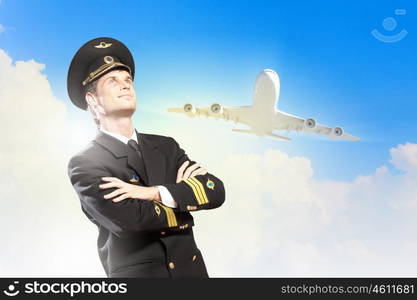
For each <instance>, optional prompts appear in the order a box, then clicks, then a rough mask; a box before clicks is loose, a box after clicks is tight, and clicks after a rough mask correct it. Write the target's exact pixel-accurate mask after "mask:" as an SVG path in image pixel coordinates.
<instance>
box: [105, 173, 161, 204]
mask: <svg viewBox="0 0 417 300" xmlns="http://www.w3.org/2000/svg"><path fill="white" fill-rule="evenodd" d="M101 179H102V180H103V181H106V182H107V183H103V184H100V185H99V188H100V189H109V188H117V189H116V190H115V191H113V192H111V193H109V194H107V195H104V199H107V200H110V199H112V201H113V202H120V201H122V200H125V199H127V198H134V199H141V200H149V201H161V197H160V195H159V190H158V188H157V187H156V186H152V187H145V186H138V185H134V184H130V183H127V182H124V181H121V180H120V179H119V178H116V177H102V178H101ZM115 197H116V198H115Z"/></svg>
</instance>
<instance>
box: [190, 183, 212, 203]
mask: <svg viewBox="0 0 417 300" xmlns="http://www.w3.org/2000/svg"><path fill="white" fill-rule="evenodd" d="M189 179H190V180H192V181H193V182H194V183H195V184H196V185H197V186H198V190H199V191H200V193H201V204H206V203H208V202H209V201H208V199H207V195H206V191H205V190H204V186H203V185H202V184H201V182H200V181H198V180H197V179H195V178H193V177H192V178H189Z"/></svg>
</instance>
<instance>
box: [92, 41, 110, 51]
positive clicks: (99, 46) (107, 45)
mask: <svg viewBox="0 0 417 300" xmlns="http://www.w3.org/2000/svg"><path fill="white" fill-rule="evenodd" d="M111 45H112V43H106V42H101V43H100V44H98V45H95V46H94V47H96V48H99V49H105V48H109V47H110V46H111Z"/></svg>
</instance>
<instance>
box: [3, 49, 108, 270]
mask: <svg viewBox="0 0 417 300" xmlns="http://www.w3.org/2000/svg"><path fill="white" fill-rule="evenodd" d="M44 68H45V65H43V64H39V63H37V62H35V61H33V60H31V61H25V62H24V61H18V62H16V63H15V64H13V63H12V60H11V58H10V57H9V56H8V55H7V53H6V52H4V51H3V50H1V49H0V87H1V88H0V99H1V101H0V128H2V132H3V134H2V138H1V141H0V148H1V152H0V190H1V191H2V209H1V213H0V214H1V217H0V228H1V235H2V238H3V241H2V247H1V248H0V276H10V277H14V276H74V275H76V274H77V273H80V274H84V275H85V276H89V275H93V276H94V274H96V275H97V276H100V274H102V271H101V270H100V269H99V268H101V267H100V266H99V268H96V267H95V265H96V264H97V263H98V258H96V253H95V252H96V251H95V249H94V245H95V241H94V239H95V238H96V236H95V230H94V228H92V227H90V226H89V224H87V221H86V220H85V218H83V217H82V216H81V215H80V208H79V203H78V202H77V198H76V195H75V193H74V191H73V190H72V187H71V185H70V184H69V181H68V178H67V174H66V164H67V161H68V157H69V155H70V153H69V151H72V149H73V148H72V147H71V146H72V145H71V141H72V140H71V136H73V135H74V133H73V134H70V133H69V132H68V129H69V128H68V126H67V125H66V109H65V107H64V105H63V103H62V102H60V101H59V100H58V99H56V98H55V97H54V96H53V93H52V89H51V86H50V84H49V82H48V80H47V78H46V76H45V75H44V74H43V73H42V71H43V70H44ZM68 149H71V150H68ZM86 237H90V239H88V240H87V239H86ZM85 243H88V244H89V245H90V247H86V248H80V247H78V245H80V244H85ZM85 252H86V253H85ZM84 264H85V265H86V266H90V267H91V268H90V269H89V270H87V269H86V268H85V266H84ZM94 272H96V273H94Z"/></svg>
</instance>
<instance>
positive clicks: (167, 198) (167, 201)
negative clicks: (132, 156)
mask: <svg viewBox="0 0 417 300" xmlns="http://www.w3.org/2000/svg"><path fill="white" fill-rule="evenodd" d="M100 131H102V132H104V133H105V134H108V135H110V136H112V137H114V138H115V139H118V140H119V141H121V142H122V143H124V144H126V145H127V143H128V142H129V140H134V141H135V142H136V143H138V138H137V135H136V130H133V133H132V136H131V137H130V139H128V138H127V137H125V136H123V135H121V134H118V133H114V132H109V131H107V130H104V129H102V128H100ZM156 187H157V188H158V190H159V195H160V196H161V201H162V203H163V204H164V205H166V206H168V207H172V208H175V207H177V202H175V200H174V198H173V197H172V195H171V193H170V192H169V191H168V189H167V188H166V187H164V186H162V185H157V186H156Z"/></svg>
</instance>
